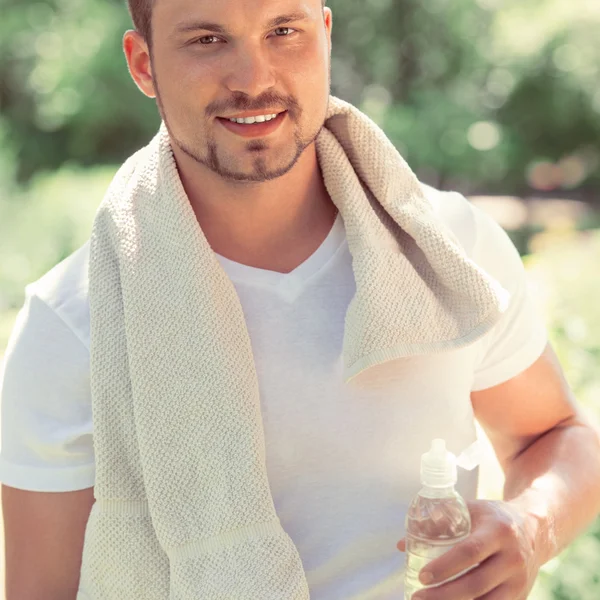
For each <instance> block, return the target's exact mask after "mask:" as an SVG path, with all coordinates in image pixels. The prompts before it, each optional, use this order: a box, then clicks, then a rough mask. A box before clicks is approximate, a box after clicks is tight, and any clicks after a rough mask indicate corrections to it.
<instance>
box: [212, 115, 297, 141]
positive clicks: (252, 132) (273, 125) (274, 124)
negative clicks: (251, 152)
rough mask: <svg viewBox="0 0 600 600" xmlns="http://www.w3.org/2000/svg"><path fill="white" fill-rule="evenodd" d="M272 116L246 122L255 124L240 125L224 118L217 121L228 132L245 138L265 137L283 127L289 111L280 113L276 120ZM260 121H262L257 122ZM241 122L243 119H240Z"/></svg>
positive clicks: (252, 118)
mask: <svg viewBox="0 0 600 600" xmlns="http://www.w3.org/2000/svg"><path fill="white" fill-rule="evenodd" d="M270 117H272V115H268V114H266V115H262V116H258V117H249V118H248V119H245V120H246V121H248V120H252V121H254V122H253V123H252V122H251V123H238V122H236V121H232V120H231V119H228V118H224V117H217V121H218V122H219V123H221V125H223V127H225V129H227V130H228V131H231V132H232V133H234V134H236V135H239V136H240V137H244V138H252V137H264V136H266V135H269V134H271V133H274V132H275V131H277V130H278V129H279V127H281V124H282V123H283V121H284V120H285V118H286V117H287V110H286V111H284V112H281V113H279V114H278V115H277V116H276V117H275V118H270ZM257 119H260V120H257ZM239 120H241V119H239Z"/></svg>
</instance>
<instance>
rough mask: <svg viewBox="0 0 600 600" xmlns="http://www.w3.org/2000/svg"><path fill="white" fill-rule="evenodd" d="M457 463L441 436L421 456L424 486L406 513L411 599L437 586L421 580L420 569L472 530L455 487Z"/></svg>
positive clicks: (406, 582)
mask: <svg viewBox="0 0 600 600" xmlns="http://www.w3.org/2000/svg"><path fill="white" fill-rule="evenodd" d="M456 464H457V459H456V456H454V454H452V453H451V452H449V451H448V450H446V443H445V441H444V440H441V439H436V440H433V442H432V445H431V450H429V452H427V453H425V454H423V456H422V458H421V485H422V486H423V487H422V489H421V491H420V492H419V493H418V494H417V495H416V496H415V498H414V499H413V501H412V503H411V505H410V507H409V509H408V513H407V515H406V573H405V578H404V600H410V599H411V598H412V595H413V594H414V593H415V592H417V591H418V590H421V589H423V588H426V587H434V586H425V585H423V584H422V583H421V582H420V580H419V573H420V571H421V569H422V568H423V567H424V566H425V565H426V564H427V563H429V562H430V561H432V560H433V559H434V558H437V557H438V556H441V555H442V554H444V553H445V552H447V551H448V550H450V548H452V547H453V546H454V545H456V544H457V543H458V542H461V541H462V540H464V539H465V538H466V537H467V536H468V535H469V533H470V532H471V516H470V515H469V510H468V508H467V505H466V503H465V501H464V500H463V498H462V497H461V496H460V494H459V493H458V492H457V491H456V490H455V489H454V486H455V484H456V481H457V468H456ZM460 575H462V573H460ZM458 576H459V575H457V576H456V577H458ZM453 579H455V578H453ZM437 585H439V584H437Z"/></svg>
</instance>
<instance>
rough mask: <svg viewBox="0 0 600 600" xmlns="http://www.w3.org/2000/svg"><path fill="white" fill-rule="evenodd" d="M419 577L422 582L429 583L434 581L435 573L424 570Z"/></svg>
mask: <svg viewBox="0 0 600 600" xmlns="http://www.w3.org/2000/svg"><path fill="white" fill-rule="evenodd" d="M419 579H420V580H421V583H422V584H424V585H429V584H430V583H431V582H432V581H433V574H432V573H430V572H429V571H423V573H421V574H420V575H419ZM417 600H418V599H417Z"/></svg>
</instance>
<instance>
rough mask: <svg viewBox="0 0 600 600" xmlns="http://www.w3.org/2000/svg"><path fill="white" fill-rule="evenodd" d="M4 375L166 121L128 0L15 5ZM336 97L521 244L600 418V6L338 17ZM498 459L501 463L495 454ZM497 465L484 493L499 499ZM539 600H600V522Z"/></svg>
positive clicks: (0, 319)
mask: <svg viewBox="0 0 600 600" xmlns="http://www.w3.org/2000/svg"><path fill="white" fill-rule="evenodd" d="M1 4H2V18H1V19H0V359H1V356H2V353H3V350H4V348H5V345H6V341H7V338H8V336H9V333H10V330H11V328H12V325H13V322H14V319H15V316H16V313H17V311H18V310H19V308H20V307H21V304H22V302H23V292H24V286H25V285H26V284H27V283H29V282H31V281H34V280H35V279H37V278H38V277H40V276H41V275H42V274H43V273H45V272H46V271H47V270H48V269H50V268H51V267H52V266H54V265H55V264H56V263H58V262H59V261H60V260H62V259H63V258H65V257H66V256H68V255H69V254H70V253H71V252H73V251H74V250H75V249H76V248H77V247H78V246H79V245H81V244H83V243H84V242H85V240H86V239H87V238H88V236H89V232H90V228H91V224H92V220H93V217H94V213H95V210H96V208H97V206H98V203H99V202H100V200H101V198H102V195H103V193H104V191H105V189H106V186H107V184H108V182H109V181H110V179H111V177H112V175H113V174H114V173H115V171H116V169H117V167H118V166H119V164H120V163H121V162H122V161H123V160H124V159H125V158H126V157H127V156H129V155H130V154H131V153H132V152H133V151H135V150H136V149H138V148H139V147H141V146H142V145H144V144H145V143H146V142H147V141H148V140H149V139H150V138H151V137H152V136H153V134H154V133H155V131H156V128H157V126H158V122H159V121H158V116H157V111H156V108H155V106H154V104H153V102H152V101H150V100H148V99H146V98H144V97H143V96H142V95H141V94H140V93H139V91H138V90H137V89H136V87H135V86H134V84H133V83H132V81H131V80H130V78H129V75H128V73H127V68H126V64H125V60H124V57H123V54H122V51H121V38H122V35H123V32H124V31H125V30H126V29H127V28H129V27H130V21H129V16H128V14H127V11H126V7H125V4H124V1H122V0H50V1H39V0H2V3H1ZM329 5H330V6H331V8H332V9H333V12H334V34H333V37H334V50H333V67H332V86H333V92H334V93H335V94H336V95H338V96H340V97H342V98H344V99H346V100H348V101H350V102H352V103H354V104H355V105H357V106H358V107H360V108H361V109H362V110H364V111H365V112H366V113H368V114H369V115H370V116H371V117H372V118H373V119H374V120H375V121H376V122H377V123H379V124H380V125H381V127H383V129H384V130H385V131H386V132H387V134H388V135H389V137H390V138H391V139H392V141H393V142H394V143H395V144H396V146H397V148H398V149H399V150H400V152H401V153H402V154H403V155H404V156H405V158H406V159H407V160H408V162H409V164H410V165H411V166H412V167H413V169H414V170H415V171H416V172H417V174H418V175H419V176H420V178H421V179H422V180H423V181H425V182H427V183H430V184H432V185H434V186H436V187H439V188H441V189H453V190H458V191H460V192H462V193H464V194H465V195H466V196H467V197H468V198H469V199H470V200H471V201H473V202H474V203H476V204H478V205H479V206H481V207H482V208H483V209H484V210H486V211H488V212H489V213H490V214H491V215H492V216H493V217H494V218H496V219H497V220H498V221H499V222H500V224H501V225H502V226H503V227H504V228H505V229H506V230H507V231H508V232H509V234H510V235H511V237H512V238H513V240H514V241H515V244H516V245H517V247H518V248H519V250H520V252H521V254H522V256H523V260H524V261H525V264H526V266H527V268H528V271H529V276H530V281H531V287H532V290H533V292H534V295H535V298H536V301H537V302H538V304H539V309H540V311H542V312H543V314H544V317H545V319H546V322H547V324H548V329H549V331H550V335H551V338H552V341H553V343H554V345H555V348H556V349H557V351H558V353H559V356H560V358H561V361H562V363H563V366H564V368H565V371H566V373H567V377H568V379H569V381H570V383H571V385H572V387H573V389H574V390H575V392H576V394H577V396H578V398H579V400H580V402H581V404H582V406H583V407H584V409H585V411H586V412H587V413H588V415H589V416H590V418H592V419H594V420H595V419H598V417H600V301H599V296H600V277H599V275H598V272H599V270H600V231H598V230H600V196H599V191H600V0H568V1H567V0H329ZM488 450H489V447H488ZM501 489H502V477H501V474H500V472H499V469H498V466H497V464H496V463H495V462H494V460H493V458H492V457H491V456H490V455H489V454H488V456H487V457H486V459H485V464H484V467H483V468H482V483H481V493H482V494H483V495H485V496H487V497H491V498H494V497H499V496H500V494H501ZM530 598H533V599H534V600H550V599H552V600H592V599H593V600H597V599H598V598H600V522H597V523H596V524H595V525H594V526H592V527H591V528H590V530H589V531H588V532H587V534H585V535H583V536H582V537H581V538H580V539H578V541H577V542H576V543H574V544H573V545H572V546H571V547H569V549H567V550H566V551H565V552H564V553H563V554H562V555H561V556H560V557H558V558H557V559H555V560H553V561H551V562H550V563H549V564H548V565H546V566H545V567H544V569H543V571H542V573H541V574H540V577H539V580H538V583H537V585H536V588H535V590H534V592H533V593H532V595H531V596H530Z"/></svg>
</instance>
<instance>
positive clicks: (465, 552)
mask: <svg viewBox="0 0 600 600" xmlns="http://www.w3.org/2000/svg"><path fill="white" fill-rule="evenodd" d="M500 549H501V540H500V539H499V536H496V535H494V534H493V532H490V530H489V529H488V528H485V529H483V528H482V529H480V530H479V531H477V532H476V533H472V534H471V535H470V536H469V537H468V538H467V539H466V540H464V541H462V542H459V543H458V544H456V546H454V547H453V548H451V549H450V550H448V552H446V553H444V554H442V556H440V557H439V558H436V559H435V560H432V561H431V562H430V563H429V564H428V565H427V566H426V567H424V568H423V570H422V571H421V574H420V577H419V578H420V579H421V582H422V583H424V584H426V585H433V584H436V583H441V582H442V581H446V580H448V579H450V578H451V577H455V576H456V575H458V574H459V573H462V572H464V571H466V570H467V569H470V568H471V567H473V566H474V565H476V564H478V563H482V562H483V561H484V560H487V559H488V558H489V557H490V556H492V555H493V554H495V553H496V552H497V551H498V550H500Z"/></svg>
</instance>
